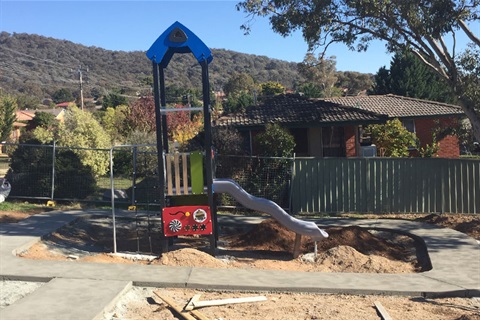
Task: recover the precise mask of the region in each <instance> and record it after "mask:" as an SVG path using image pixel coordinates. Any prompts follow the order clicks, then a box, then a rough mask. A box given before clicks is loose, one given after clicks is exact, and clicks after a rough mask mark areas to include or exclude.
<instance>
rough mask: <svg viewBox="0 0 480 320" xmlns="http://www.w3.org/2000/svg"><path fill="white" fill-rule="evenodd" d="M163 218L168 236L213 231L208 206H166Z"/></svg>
mask: <svg viewBox="0 0 480 320" xmlns="http://www.w3.org/2000/svg"><path fill="white" fill-rule="evenodd" d="M162 219H163V226H164V227H163V229H164V230H163V231H164V234H165V236H166V237H171V236H181V235H194V234H203V235H206V234H212V233H213V231H212V218H211V215H210V208H209V207H208V206H179V207H166V208H163V211H162Z"/></svg>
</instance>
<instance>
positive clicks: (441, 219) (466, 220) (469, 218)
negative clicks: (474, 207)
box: [414, 214, 480, 240]
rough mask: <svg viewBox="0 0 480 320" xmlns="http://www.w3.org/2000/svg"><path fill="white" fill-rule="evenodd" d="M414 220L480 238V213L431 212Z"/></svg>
mask: <svg viewBox="0 0 480 320" xmlns="http://www.w3.org/2000/svg"><path fill="white" fill-rule="evenodd" d="M414 221H418V222H425V223H430V224H434V225H439V226H442V227H445V228H451V229H454V230H457V231H460V232H463V233H466V234H468V235H469V236H471V237H473V238H475V239H477V240H480V216H479V215H468V214H463V215H454V214H442V215H439V214H429V215H428V216H425V217H420V218H417V219H415V220H414Z"/></svg>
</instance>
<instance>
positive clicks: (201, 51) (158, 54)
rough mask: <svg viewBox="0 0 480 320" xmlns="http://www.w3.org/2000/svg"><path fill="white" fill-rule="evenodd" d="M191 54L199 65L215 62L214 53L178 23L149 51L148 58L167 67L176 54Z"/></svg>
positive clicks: (162, 35)
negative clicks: (205, 62) (203, 62)
mask: <svg viewBox="0 0 480 320" xmlns="http://www.w3.org/2000/svg"><path fill="white" fill-rule="evenodd" d="M189 52H191V53H192V54H193V55H194V57H195V58H196V59H197V61H198V62H199V63H201V62H202V61H207V63H210V62H211V61H212V60H213V57H212V52H211V51H210V49H209V48H208V47H207V46H206V45H205V43H203V42H202V40H200V38H198V37H197V36H196V35H195V34H194V33H193V32H192V31H190V30H189V29H188V28H187V27H185V26H184V25H183V24H181V23H180V22H178V21H176V22H175V23H174V24H172V25H171V26H170V27H169V28H168V29H167V30H165V31H164V32H163V33H162V34H161V35H160V37H158V39H157V40H156V41H155V42H154V43H153V44H152V46H151V47H150V49H148V51H147V53H146V55H147V57H148V58H149V59H150V60H152V61H154V62H156V63H158V64H160V65H161V66H162V67H164V68H165V67H166V66H167V65H168V63H169V62H170V59H172V56H173V54H174V53H189Z"/></svg>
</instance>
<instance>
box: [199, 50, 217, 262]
mask: <svg viewBox="0 0 480 320" xmlns="http://www.w3.org/2000/svg"><path fill="white" fill-rule="evenodd" d="M200 65H201V66H202V85H203V86H202V88H203V117H204V118H203V119H204V124H203V128H204V131H205V165H206V175H207V177H206V180H207V193H208V206H209V207H210V210H211V215H212V224H213V226H212V227H213V233H214V234H213V236H212V237H211V239H210V250H211V251H212V254H214V253H215V249H216V247H217V239H218V230H217V229H218V228H217V210H216V206H215V201H214V198H213V159H212V157H213V154H212V153H213V150H212V122H211V117H210V82H209V77H208V63H207V60H203V61H202V62H200Z"/></svg>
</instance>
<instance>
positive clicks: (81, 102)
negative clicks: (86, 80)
mask: <svg viewBox="0 0 480 320" xmlns="http://www.w3.org/2000/svg"><path fill="white" fill-rule="evenodd" d="M85 71H88V68H87V70H85ZM77 72H78V76H79V80H80V104H81V107H82V111H83V74H82V66H78V70H77Z"/></svg>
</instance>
